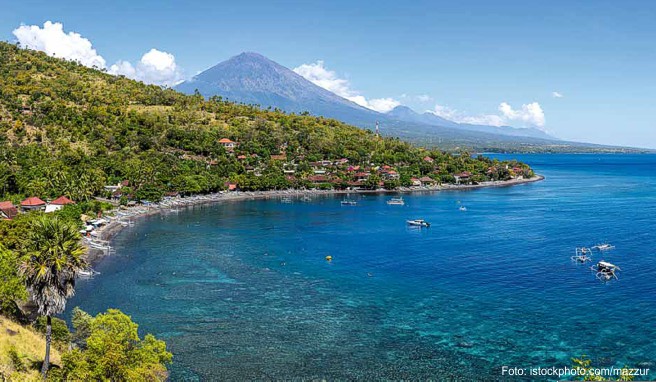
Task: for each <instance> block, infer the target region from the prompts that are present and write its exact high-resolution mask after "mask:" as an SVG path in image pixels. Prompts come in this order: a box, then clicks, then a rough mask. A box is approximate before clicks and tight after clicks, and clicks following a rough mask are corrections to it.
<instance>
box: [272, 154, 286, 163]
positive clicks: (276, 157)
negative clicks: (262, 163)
mask: <svg viewBox="0 0 656 382" xmlns="http://www.w3.org/2000/svg"><path fill="white" fill-rule="evenodd" d="M271 160H273V161H284V160H287V154H284V153H283V154H272V155H271Z"/></svg>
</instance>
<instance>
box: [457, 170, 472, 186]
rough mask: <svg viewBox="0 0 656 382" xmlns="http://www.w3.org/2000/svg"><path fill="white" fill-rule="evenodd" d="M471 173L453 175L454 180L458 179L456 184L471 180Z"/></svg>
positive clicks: (464, 172)
mask: <svg viewBox="0 0 656 382" xmlns="http://www.w3.org/2000/svg"><path fill="white" fill-rule="evenodd" d="M471 175H472V174H471V172H469V171H463V172H461V173H459V174H455V175H453V177H454V178H456V183H460V181H462V180H469V178H471Z"/></svg>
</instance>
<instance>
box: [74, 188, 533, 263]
mask: <svg viewBox="0 0 656 382" xmlns="http://www.w3.org/2000/svg"><path fill="white" fill-rule="evenodd" d="M543 179H544V177H543V176H541V175H536V176H534V177H532V178H529V179H511V180H507V181H496V182H483V183H479V184H466V185H455V184H454V185H451V184H447V185H440V186H435V187H401V188H399V189H396V190H383V189H378V190H357V191H353V190H272V191H245V192H242V191H233V192H221V193H215V194H207V195H194V196H188V197H174V198H169V199H165V200H163V201H162V202H160V203H154V204H151V205H149V206H136V207H126V208H121V209H116V210H112V211H108V212H107V213H106V214H105V218H106V219H107V218H108V219H109V220H110V222H109V223H108V224H106V225H104V226H102V227H100V228H98V229H97V230H96V237H95V239H93V240H94V241H95V242H98V243H106V244H108V245H111V239H112V238H113V237H114V236H116V235H117V234H118V233H119V232H120V231H121V230H122V229H124V228H126V227H128V226H129V224H134V220H135V219H139V218H143V217H146V216H152V215H156V214H160V213H163V212H167V211H171V210H172V209H176V210H179V209H181V208H186V207H191V206H195V205H201V204H211V203H221V202H238V201H244V200H256V199H277V198H282V197H303V196H318V195H342V194H344V195H345V194H407V193H430V192H438V191H458V190H472V189H477V188H486V187H508V186H515V185H520V184H526V183H532V182H538V181H541V180H543ZM84 244H85V246H86V247H87V248H88V252H87V261H88V262H89V264H90V265H91V266H93V265H94V264H96V263H97V262H98V261H99V260H100V259H102V258H103V257H105V256H109V255H111V253H112V251H111V250H105V249H98V248H93V247H91V246H90V245H89V242H87V241H85V243H84Z"/></svg>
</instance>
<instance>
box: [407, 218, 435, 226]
mask: <svg viewBox="0 0 656 382" xmlns="http://www.w3.org/2000/svg"><path fill="white" fill-rule="evenodd" d="M406 222H407V223H408V225H411V226H416V227H430V223H429V222H427V221H426V220H424V219H414V220H407V221H406Z"/></svg>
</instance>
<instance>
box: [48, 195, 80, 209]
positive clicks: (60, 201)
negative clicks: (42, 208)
mask: <svg viewBox="0 0 656 382" xmlns="http://www.w3.org/2000/svg"><path fill="white" fill-rule="evenodd" d="M67 204H75V202H74V201H72V200H70V199H69V198H67V197H65V196H60V197H58V198H57V199H55V200H53V201H52V202H50V203H48V205H47V206H46V213H49V212H55V211H59V210H61V209H62V208H64V206H65V205H67Z"/></svg>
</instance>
